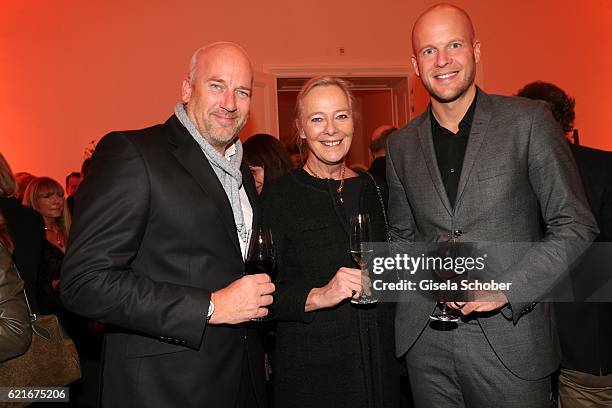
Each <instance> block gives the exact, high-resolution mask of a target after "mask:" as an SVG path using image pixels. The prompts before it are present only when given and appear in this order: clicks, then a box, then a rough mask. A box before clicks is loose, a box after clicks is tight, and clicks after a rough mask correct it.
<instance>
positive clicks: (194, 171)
mask: <svg viewBox="0 0 612 408" xmlns="http://www.w3.org/2000/svg"><path fill="white" fill-rule="evenodd" d="M166 126H168V127H169V128H170V132H169V134H170V137H169V138H168V142H169V145H170V150H171V151H172V153H173V154H174V156H175V157H176V159H177V160H178V162H179V163H180V164H181V165H182V166H183V167H184V168H185V170H187V171H188V172H189V174H191V176H192V177H193V179H194V180H195V181H196V182H197V183H198V185H199V186H200V187H201V188H202V190H204V191H205V192H206V193H207V196H208V197H210V199H211V200H212V201H213V203H214V204H215V206H216V207H217V209H218V210H219V213H220V215H221V222H223V225H225V229H226V230H227V233H228V234H229V237H230V240H231V241H232V243H233V244H234V246H235V247H236V249H237V250H238V253H239V254H242V252H241V250H240V243H239V242H238V234H237V232H236V222H235V220H234V214H233V212H232V206H231V205H230V202H229V200H228V198H227V194H225V190H224V189H223V186H222V185H221V182H219V179H218V178H217V175H216V174H215V172H214V170H213V169H212V167H211V165H210V163H209V162H208V160H207V159H206V156H205V155H204V153H203V152H202V150H201V149H200V146H199V145H198V144H197V142H196V141H195V140H194V139H193V137H192V136H191V135H190V134H189V133H188V132H187V129H185V128H184V127H183V125H182V124H181V123H180V122H179V120H178V119H177V118H176V116H172V117H171V118H170V119H169V120H168V121H167V122H166ZM240 257H241V258H242V255H240Z"/></svg>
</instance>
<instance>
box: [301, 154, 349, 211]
mask: <svg viewBox="0 0 612 408" xmlns="http://www.w3.org/2000/svg"><path fill="white" fill-rule="evenodd" d="M306 168H307V169H308V171H309V172H310V173H311V174H312V175H313V176H315V177H316V178H318V179H321V180H323V177H321V176H319V175H318V174H317V173H315V171H314V170H313V169H312V167H310V165H309V164H308V162H306ZM345 170H346V166H345V165H344V163H342V169H341V170H340V186H339V187H338V188H337V189H336V192H337V193H338V196H339V197H340V203H342V204H344V199H343V198H342V189H343V188H344V172H345ZM330 178H331V177H330Z"/></svg>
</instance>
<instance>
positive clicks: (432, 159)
mask: <svg viewBox="0 0 612 408" xmlns="http://www.w3.org/2000/svg"><path fill="white" fill-rule="evenodd" d="M430 115H431V112H430V110H429V109H428V113H427V114H426V115H424V116H423V120H422V121H421V124H420V125H419V126H418V127H417V134H418V137H419V142H420V144H421V150H422V151H423V156H424V158H425V163H426V164H427V169H428V170H429V176H430V177H431V181H432V183H433V185H434V187H435V188H436V191H437V192H438V196H439V197H440V201H442V204H443V205H444V208H446V211H448V213H449V215H452V214H453V210H452V207H451V204H450V201H449V200H448V196H447V195H446V189H445V188H444V184H443V183H442V176H441V175H440V168H439V167H438V160H437V159H436V151H435V149H434V145H433V136H432V134H431V118H430Z"/></svg>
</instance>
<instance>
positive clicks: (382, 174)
mask: <svg viewBox="0 0 612 408" xmlns="http://www.w3.org/2000/svg"><path fill="white" fill-rule="evenodd" d="M396 130H397V128H396V127H395V126H391V125H380V126H379V127H377V128H376V129H374V131H373V132H372V137H371V139H370V152H371V153H372V157H373V158H374V160H372V164H371V165H370V168H369V169H368V173H370V174H373V175H374V176H377V177H378V178H380V179H381V180H384V181H386V180H387V177H386V167H387V163H386V160H385V156H386V155H387V139H388V138H389V135H390V134H391V133H393V132H394V131H396Z"/></svg>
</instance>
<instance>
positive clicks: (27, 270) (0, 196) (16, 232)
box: [0, 153, 45, 313]
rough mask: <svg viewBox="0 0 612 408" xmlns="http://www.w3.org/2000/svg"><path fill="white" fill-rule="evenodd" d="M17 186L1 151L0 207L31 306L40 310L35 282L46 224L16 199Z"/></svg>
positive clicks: (14, 259)
mask: <svg viewBox="0 0 612 408" xmlns="http://www.w3.org/2000/svg"><path fill="white" fill-rule="evenodd" d="M23 174H24V173H22V175H23ZM22 179H23V176H22ZM17 189H18V187H17V182H16V180H15V178H14V177H13V172H12V171H11V168H10V166H9V164H8V163H7V161H6V159H5V158H4V156H3V155H2V154H1V153H0V211H1V212H2V213H3V215H4V219H5V221H6V225H7V228H8V232H9V234H10V237H11V240H12V243H13V246H14V251H12V258H13V262H15V266H16V267H17V269H18V270H19V273H20V274H21V279H23V280H24V282H25V291H26V293H27V295H28V299H29V301H30V307H31V308H32V311H33V312H34V313H40V310H39V308H38V302H37V289H36V285H37V281H38V270H39V268H40V263H41V257H42V249H43V243H44V240H45V239H44V226H45V224H44V222H43V219H42V217H41V216H40V214H39V213H38V212H36V211H34V210H32V209H31V208H28V207H26V206H24V205H22V204H21V201H20V200H18V199H17V194H18V192H17Z"/></svg>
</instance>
